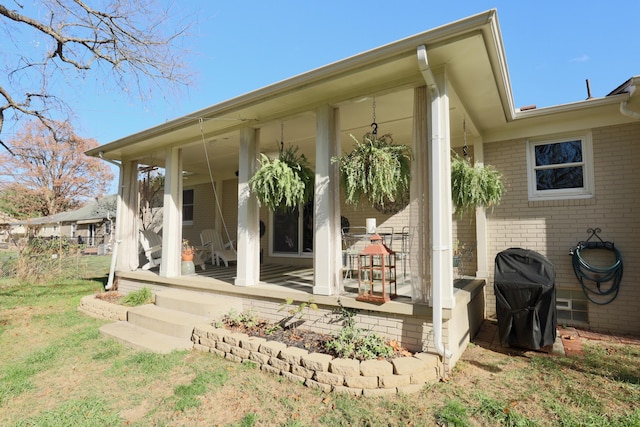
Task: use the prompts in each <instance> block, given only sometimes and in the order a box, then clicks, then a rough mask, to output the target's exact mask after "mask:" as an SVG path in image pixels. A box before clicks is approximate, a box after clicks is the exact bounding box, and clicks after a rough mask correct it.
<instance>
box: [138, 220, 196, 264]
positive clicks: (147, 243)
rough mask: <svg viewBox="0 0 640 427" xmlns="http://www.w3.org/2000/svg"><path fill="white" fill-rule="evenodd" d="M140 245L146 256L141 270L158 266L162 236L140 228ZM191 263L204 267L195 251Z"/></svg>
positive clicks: (160, 256)
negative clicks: (145, 261)
mask: <svg viewBox="0 0 640 427" xmlns="http://www.w3.org/2000/svg"><path fill="white" fill-rule="evenodd" d="M140 245H141V246H142V250H143V251H144V255H145V256H146V257H147V263H146V264H145V265H143V266H142V269H143V270H149V269H150V268H153V267H158V266H159V265H160V262H161V261H162V236H160V235H159V234H158V233H156V232H155V231H151V230H140ZM194 255H195V256H194V258H193V263H194V264H195V265H199V266H200V268H201V269H202V270H204V269H205V265H204V261H203V260H202V258H201V257H200V254H199V253H198V252H197V251H196V253H195V254H194Z"/></svg>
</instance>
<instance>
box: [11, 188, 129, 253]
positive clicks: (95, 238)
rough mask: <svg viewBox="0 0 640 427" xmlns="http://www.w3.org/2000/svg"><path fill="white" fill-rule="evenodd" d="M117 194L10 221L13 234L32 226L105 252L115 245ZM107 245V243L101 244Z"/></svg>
mask: <svg viewBox="0 0 640 427" xmlns="http://www.w3.org/2000/svg"><path fill="white" fill-rule="evenodd" d="M116 199H117V196H116V195H111V196H107V197H104V198H102V199H96V200H94V201H91V202H89V203H87V204H86V205H85V206H83V207H81V208H79V209H76V210H72V211H65V212H60V213H57V214H55V215H49V216H45V217H39V218H30V219H28V220H23V221H16V222H14V223H12V224H10V226H11V228H12V231H11V234H12V235H24V234H25V232H26V230H28V229H30V230H31V233H33V235H35V236H38V237H60V236H63V237H66V238H68V239H71V240H74V241H77V242H78V243H80V244H82V245H84V246H85V248H86V249H85V251H88V252H92V251H93V252H97V251H98V249H99V247H100V248H101V249H102V250H104V251H105V252H106V251H107V250H108V248H109V247H110V246H111V245H112V243H113V242H112V241H113V231H114V227H113V225H114V222H115V218H116ZM100 245H104V246H100Z"/></svg>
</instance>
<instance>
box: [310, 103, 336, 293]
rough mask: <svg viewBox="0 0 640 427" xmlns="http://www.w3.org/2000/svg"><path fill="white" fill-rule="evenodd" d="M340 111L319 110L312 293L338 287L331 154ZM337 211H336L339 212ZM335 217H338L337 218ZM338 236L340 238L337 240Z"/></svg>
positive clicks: (317, 114)
mask: <svg viewBox="0 0 640 427" xmlns="http://www.w3.org/2000/svg"><path fill="white" fill-rule="evenodd" d="M336 116H337V110H334V109H333V108H332V107H331V106H329V105H323V106H320V107H318V108H317V110H316V175H315V200H314V212H313V214H314V238H313V274H314V276H313V277H314V285H313V293H314V294H316V295H332V294H333V293H334V291H335V290H336V289H337V286H338V283H337V278H338V277H339V276H340V271H339V269H340V265H341V264H340V262H339V261H340V259H339V252H338V251H336V248H339V247H340V238H339V234H338V233H337V232H339V230H338V227H339V224H340V218H339V215H340V214H339V206H337V204H336V197H335V194H336V192H338V191H340V188H339V181H338V180H336V179H334V178H333V177H334V176H335V173H334V172H335V168H337V165H335V164H332V163H331V157H333V156H335V155H337V154H338V152H337V147H338V144H337V140H338V138H337V137H336V129H337V126H336V122H337V120H336ZM336 211H337V214H336ZM336 217H338V218H337V220H336ZM336 236H338V238H337V239H336Z"/></svg>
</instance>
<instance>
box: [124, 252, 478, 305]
mask: <svg viewBox="0 0 640 427" xmlns="http://www.w3.org/2000/svg"><path fill="white" fill-rule="evenodd" d="M236 271H237V269H236V266H235V265H229V267H224V266H212V265H210V264H206V269H205V270H201V269H200V267H196V273H195V274H192V275H187V276H178V277H163V276H160V275H159V274H158V271H157V268H156V269H153V270H136V271H125V272H123V271H121V272H117V274H116V275H117V278H118V280H133V281H135V282H138V283H140V282H142V283H146V284H148V285H151V286H153V285H157V286H160V287H164V288H177V289H190V290H194V291H200V292H214V293H223V294H228V295H234V294H235V295H244V296H248V297H261V298H270V299H271V298H273V299H280V300H282V299H287V298H292V299H293V300H294V301H306V300H308V299H309V296H310V295H313V300H314V301H315V302H316V303H318V304H324V305H329V306H336V307H338V306H344V307H348V308H354V309H359V310H371V311H377V312H386V313H395V314H403V315H414V316H415V315H419V316H428V317H430V316H431V307H430V306H429V305H427V304H425V303H413V302H412V301H411V286H410V281H409V276H407V278H406V280H403V279H404V277H399V278H398V279H399V283H398V292H397V293H398V296H397V297H396V298H394V299H393V300H391V301H388V302H386V303H371V302H363V301H358V300H356V297H357V296H358V281H357V278H355V279H354V278H352V277H347V278H345V279H344V280H343V288H342V291H341V292H340V293H339V294H337V295H330V296H325V295H314V294H313V284H314V277H313V276H314V275H313V268H311V267H300V266H291V265H281V264H261V265H260V283H259V284H257V285H253V286H236V285H235V284H234V282H235V278H236ZM481 284H484V280H482V279H476V278H471V277H469V278H464V279H457V280H455V282H454V286H455V288H456V289H455V298H456V300H458V299H460V298H461V297H463V295H461V294H467V293H469V294H470V293H471V292H475V290H476V289H478V288H479V286H480V285H481ZM463 289H464V290H465V291H468V292H462V293H461V292H458V291H459V290H463ZM448 311H450V310H445V317H448V313H447V312H448Z"/></svg>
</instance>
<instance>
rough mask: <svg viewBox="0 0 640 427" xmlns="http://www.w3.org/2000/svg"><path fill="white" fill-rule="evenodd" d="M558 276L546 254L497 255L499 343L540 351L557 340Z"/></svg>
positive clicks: (516, 250)
mask: <svg viewBox="0 0 640 427" xmlns="http://www.w3.org/2000/svg"><path fill="white" fill-rule="evenodd" d="M555 280H556V273H555V269H554V267H553V264H551V262H549V260H548V259H547V258H546V257H544V256H543V255H541V254H539V253H537V252H534V251H530V250H526V249H521V248H511V249H507V250H505V251H502V252H500V253H499V254H498V255H496V262H495V274H494V291H495V294H496V313H497V316H498V331H499V333H500V342H501V343H502V345H503V346H504V347H524V348H528V349H532V350H537V349H539V348H541V347H545V346H548V345H552V344H553V343H554V342H555V340H556V321H557V320H556V289H555Z"/></svg>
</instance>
